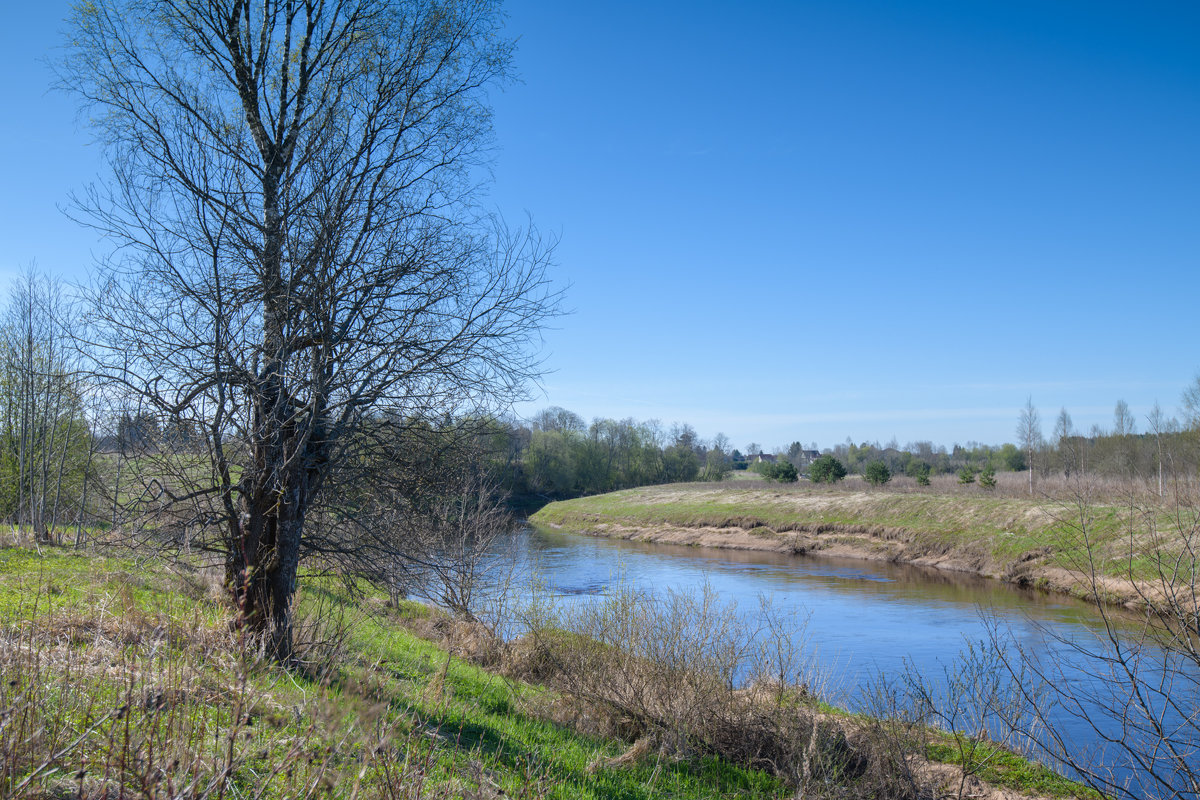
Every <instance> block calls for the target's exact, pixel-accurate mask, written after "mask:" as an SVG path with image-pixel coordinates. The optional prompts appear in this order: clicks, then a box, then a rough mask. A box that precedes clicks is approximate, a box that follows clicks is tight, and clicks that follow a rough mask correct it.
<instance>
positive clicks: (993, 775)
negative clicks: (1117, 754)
mask: <svg viewBox="0 0 1200 800" xmlns="http://www.w3.org/2000/svg"><path fill="white" fill-rule="evenodd" d="M963 750H966V751H967V752H968V757H969V760H970V761H971V762H972V764H971V770H972V771H973V772H974V774H975V775H976V776H977V777H978V778H980V779H981V780H983V781H985V782H986V783H990V784H992V785H993V786H1003V787H1006V788H1009V789H1015V790H1017V791H1019V792H1024V793H1026V794H1036V795H1040V796H1043V797H1054V798H1060V797H1061V798H1080V800H1104V795H1102V794H1100V793H1099V792H1097V791H1095V790H1094V789H1090V788H1088V787H1086V786H1083V785H1081V784H1079V783H1076V782H1075V781H1072V780H1070V779H1069V778H1065V777H1063V776H1062V775H1059V774H1058V773H1056V772H1054V771H1053V770H1051V769H1049V768H1048V767H1046V766H1044V765H1042V764H1039V763H1037V762H1036V761H1030V760H1029V759H1027V758H1024V757H1023V756H1020V755H1018V754H1016V753H1013V752H1011V751H1009V750H1005V749H1003V748H1000V747H996V746H995V745H992V744H990V743H987V742H976V743H973V744H972V745H971V746H970V747H968V748H962V749H960V748H959V747H957V746H955V744H954V743H953V739H952V738H951V737H949V736H945V737H944V738H942V739H941V740H940V741H935V742H931V743H930V744H928V745H927V746H926V749H925V757H926V758H928V759H929V760H930V761H937V762H939V763H942V764H955V765H958V766H962V762H963V752H962V751H963Z"/></svg>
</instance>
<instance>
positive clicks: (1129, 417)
mask: <svg viewBox="0 0 1200 800" xmlns="http://www.w3.org/2000/svg"><path fill="white" fill-rule="evenodd" d="M1136 433H1137V420H1135V419H1134V417H1133V412H1131V411H1130V410H1129V404H1128V403H1126V402H1125V401H1124V400H1118V401H1117V404H1116V406H1114V407H1113V433H1112V435H1113V438H1114V439H1115V440H1116V441H1115V442H1114V444H1115V445H1116V461H1117V472H1118V474H1122V475H1123V474H1129V475H1132V474H1133V469H1134V466H1135V464H1134V461H1135V458H1136V450H1137V442H1136V441H1135V440H1134V438H1133V437H1134V434H1136Z"/></svg>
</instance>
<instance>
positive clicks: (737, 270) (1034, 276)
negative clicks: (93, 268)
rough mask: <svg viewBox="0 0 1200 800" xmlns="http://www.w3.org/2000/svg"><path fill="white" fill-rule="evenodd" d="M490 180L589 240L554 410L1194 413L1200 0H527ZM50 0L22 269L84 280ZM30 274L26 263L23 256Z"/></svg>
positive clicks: (561, 324) (858, 434) (26, 137)
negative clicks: (69, 204)
mask: <svg viewBox="0 0 1200 800" xmlns="http://www.w3.org/2000/svg"><path fill="white" fill-rule="evenodd" d="M506 8H507V10H508V13H509V15H510V29H511V32H512V33H513V34H514V35H517V36H519V37H520V39H521V43H520V50H519V53H518V59H517V64H518V69H519V72H520V74H521V77H522V80H523V82H522V83H520V84H518V85H516V86H513V87H511V88H509V89H508V90H506V91H505V92H503V93H497V94H496V95H495V98H494V105H495V108H496V132H497V139H498V144H499V147H500V150H499V153H498V160H497V163H496V167H495V177H496V181H495V184H494V185H493V187H492V189H491V195H490V198H489V199H488V202H490V203H492V204H494V205H495V206H497V207H498V208H499V209H501V210H502V211H503V212H504V213H505V214H506V215H507V216H508V217H509V218H510V220H512V221H514V222H521V221H523V219H524V214H525V212H526V211H528V212H529V213H530V214H532V215H533V217H534V219H535V220H536V222H537V223H538V224H539V226H540V227H542V228H543V229H546V230H549V231H552V232H555V233H558V234H560V235H561V237H562V242H561V245H560V247H559V250H558V261H559V264H560V266H559V268H558V270H557V279H558V280H559V281H560V282H561V283H562V284H564V285H565V284H570V286H569V289H568V293H567V300H566V305H567V306H568V307H569V308H570V309H572V311H573V313H571V314H570V315H568V316H565V317H563V318H561V319H560V320H558V322H557V323H556V325H555V329H553V330H550V331H547V332H546V336H545V340H546V349H547V362H546V363H547V367H548V368H550V369H551V370H553V371H552V372H551V373H550V374H548V375H547V376H546V378H545V380H544V385H543V391H542V393H541V394H540V396H539V398H538V399H537V401H536V402H534V403H531V404H529V405H527V406H523V407H522V410H523V411H525V412H531V411H533V410H535V409H537V408H540V407H543V406H545V405H550V404H554V405H561V406H564V407H567V408H570V409H572V410H574V411H576V412H577V413H579V414H581V415H582V416H584V417H585V418H591V417H594V416H614V417H626V416H633V417H636V418H639V419H646V418H658V419H660V420H662V421H663V422H664V423H670V422H672V421H686V422H690V423H691V424H693V425H694V426H695V427H696V428H697V430H698V431H699V432H700V434H701V435H702V436H711V435H713V434H715V433H716V432H718V431H723V432H724V433H726V434H728V435H729V436H730V437H731V438H732V439H733V443H734V444H735V445H736V446H739V447H741V446H744V445H745V444H746V443H748V442H750V441H757V442H760V443H762V444H764V445H765V446H767V447H772V446H776V445H784V444H786V443H788V442H790V441H793V440H802V441H804V442H805V443H808V442H811V441H816V442H818V443H819V444H820V445H821V446H822V447H825V446H830V445H833V444H835V443H837V442H840V441H843V440H844V439H845V438H846V437H847V436H850V437H852V438H853V439H854V440H855V441H863V440H879V441H881V442H886V441H887V440H889V439H891V438H892V437H893V436H894V437H896V438H897V439H898V440H899V441H900V442H901V443H904V442H906V441H908V440H914V439H933V440H934V441H936V442H939V443H944V444H951V443H953V442H955V441H958V442H966V441H969V440H977V441H983V442H992V443H999V442H1002V441H1006V440H1008V441H1010V440H1012V439H1013V438H1014V433H1013V429H1014V428H1015V425H1016V420H1017V414H1018V410H1019V408H1020V406H1021V405H1022V404H1023V403H1024V401H1025V398H1026V396H1027V395H1032V397H1033V400H1034V403H1035V405H1037V406H1038V407H1039V409H1040V410H1041V412H1042V416H1043V419H1044V420H1045V427H1046V429H1047V432H1048V430H1049V428H1050V425H1051V423H1052V419H1053V417H1054V415H1055V414H1056V413H1057V411H1058V408H1059V407H1060V406H1066V407H1067V408H1068V410H1069V411H1070V412H1071V413H1072V415H1073V416H1074V418H1075V422H1076V425H1077V426H1078V427H1081V428H1083V429H1085V430H1086V429H1087V428H1089V427H1090V426H1091V425H1092V424H1093V423H1099V424H1101V425H1104V426H1106V425H1108V424H1110V419H1111V415H1112V407H1113V405H1114V403H1115V402H1116V401H1117V400H1118V399H1124V400H1126V401H1127V402H1128V403H1129V405H1130V406H1131V408H1132V409H1133V411H1134V413H1135V414H1136V415H1137V416H1138V417H1139V421H1140V422H1141V425H1142V427H1143V428H1144V427H1145V422H1144V419H1142V417H1143V415H1144V414H1145V413H1146V412H1147V411H1148V410H1149V407H1150V405H1151V404H1152V403H1153V402H1154V401H1155V400H1156V399H1157V400H1159V401H1161V403H1162V404H1163V406H1164V407H1165V408H1167V409H1168V410H1169V411H1174V410H1175V408H1176V406H1177V405H1178V402H1179V394H1180V392H1181V390H1182V389H1183V387H1184V386H1185V385H1186V384H1187V383H1188V382H1190V381H1191V380H1192V378H1193V376H1194V375H1195V373H1196V370H1197V369H1198V368H1200V352H1198V350H1197V346H1196V344H1197V338H1198V337H1197V333H1200V322H1198V316H1197V314H1196V311H1195V305H1196V303H1197V298H1198V296H1200V292H1198V291H1197V290H1198V289H1200V270H1198V267H1200V145H1198V142H1200V5H1197V4H1195V3H1190V2H1178V3H1165V2H1150V1H1149V0H1147V1H1146V2H1125V3H1110V2H1102V1H1101V0H1090V1H1089V2H1059V1H1057V0H1038V1H1037V2H1022V0H971V2H962V1H961V0H944V1H943V2H934V1H932V0H903V1H900V0H897V1H896V2H871V1H870V0H836V1H835V0H829V1H828V2H826V1H825V0H820V1H819V2H791V3H769V2H745V3H737V4H734V3H724V4H717V3H705V2H688V3H634V2H609V3H589V4H583V3H578V4H576V3H562V2H549V1H548V0H512V2H509V3H508V4H507V6H506ZM66 9H67V4H66V3H45V4H33V3H30V4H20V6H19V8H16V9H14V10H12V11H10V17H11V19H10V24H9V25H8V26H6V27H5V28H4V30H3V32H2V33H0V36H2V37H3V39H2V41H0V58H2V59H3V69H4V74H5V75H6V76H8V79H7V80H6V81H5V82H4V84H3V88H0V92H2V93H3V94H2V97H3V107H4V108H5V109H6V112H7V113H6V114H5V117H4V121H3V123H2V125H3V128H2V129H0V138H2V141H0V148H2V149H0V152H3V153H4V165H3V175H4V187H5V190H4V192H3V193H2V194H3V200H2V202H3V204H4V205H3V209H0V226H3V227H2V230H3V233H2V235H0V243H2V250H0V272H8V271H12V270H16V269H18V268H19V267H21V266H22V265H24V264H27V263H28V262H30V261H32V260H36V261H37V262H38V263H39V264H40V265H41V266H42V267H44V268H46V269H48V270H52V271H55V272H58V273H60V274H63V275H66V276H68V277H80V276H82V275H83V274H84V272H85V270H86V268H87V264H88V262H89V261H90V258H91V253H92V252H93V251H99V250H101V249H102V246H100V247H98V246H97V244H96V242H95V241H94V240H93V238H92V237H91V236H90V235H89V234H88V233H86V232H84V231H81V230H80V229H78V228H76V227H75V226H74V224H73V223H71V222H70V221H69V220H67V219H66V218H65V217H64V216H63V215H62V214H61V213H60V212H59V211H58V210H57V207H56V206H57V205H61V204H63V203H64V202H65V200H66V197H67V194H68V193H69V191H71V190H72V189H73V188H78V187H79V186H81V185H82V184H83V183H84V182H85V181H86V180H88V179H89V178H92V177H93V176H95V175H96V173H97V172H98V170H99V169H100V162H99V159H98V154H97V153H95V152H94V148H92V147H88V146H87V142H88V135H87V132H86V131H85V130H81V129H80V128H79V126H78V125H77V124H76V121H75V114H74V109H73V106H72V102H71V100H70V99H69V98H67V97H64V96H61V95H55V94H47V93H46V88H47V86H48V84H49V81H50V76H49V73H48V71H47V70H46V69H45V68H44V67H43V66H41V65H39V63H38V61H37V60H38V59H39V58H44V57H45V56H47V55H48V54H49V53H50V50H51V48H53V47H54V46H55V45H56V44H57V42H58V41H59V32H60V29H61V24H60V20H61V18H62V17H63V16H64V15H65V13H66ZM0 277H2V276H0Z"/></svg>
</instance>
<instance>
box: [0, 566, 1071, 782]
mask: <svg viewBox="0 0 1200 800" xmlns="http://www.w3.org/2000/svg"><path fill="white" fill-rule="evenodd" d="M304 587H305V588H304V589H303V591H302V595H301V604H300V610H299V612H298V621H297V640H298V651H299V653H300V654H301V659H302V664H301V665H299V666H297V667H296V668H294V669H291V670H288V671H283V670H281V669H279V668H277V667H274V666H271V665H270V664H267V663H265V662H263V661H262V660H261V659H260V658H259V657H258V655H257V654H256V653H255V652H254V650H253V649H252V648H251V647H250V646H249V644H248V643H247V641H246V639H245V637H244V636H243V635H242V634H241V632H240V631H239V629H238V626H237V625H236V624H235V621H234V618H233V616H232V615H231V614H230V612H229V609H228V608H227V606H226V605H225V603H224V602H223V601H222V599H221V596H220V591H219V587H217V586H216V585H215V583H214V581H213V580H212V579H211V578H209V577H207V575H206V573H205V572H204V571H203V570H199V569H196V568H195V567H189V566H186V565H179V564H175V565H170V566H168V565H161V564H160V565H155V564H153V563H145V562H137V563H135V562H132V561H128V560H122V559H114V558H104V557H99V556H95V555H87V556H84V555H77V554H74V553H71V552H69V551H65V550H56V549H53V548H51V549H44V550H42V551H41V552H38V551H33V550H28V549H6V550H0V796H3V797H22V798H48V797H80V798H82V797H125V796H130V797H132V796H137V797H145V798H160V797H161V798H167V797H171V798H176V797H182V798H200V797H214V798H215V797H226V796H228V797H256V798H273V797H279V798H282V797H301V798H303V797H316V796H321V797H345V798H358V797H363V798H414V799H415V798H436V797H462V798H476V799H478V798H499V797H539V798H540V797H550V798H631V799H632V798H650V797H672V798H721V797H748V798H755V797H758V798H775V797H786V796H792V795H793V793H794V785H789V784H788V782H787V781H786V780H784V779H782V778H781V777H780V775H779V774H776V771H774V770H770V769H758V768H749V767H748V766H744V765H739V764H738V763H735V761H731V760H729V759H726V758H722V757H719V756H717V755H713V754H712V753H711V752H709V751H708V750H706V749H705V748H704V747H703V746H700V747H697V746H695V745H689V746H688V747H687V748H685V749H684V750H679V749H675V750H670V751H668V750H666V749H664V748H663V747H661V746H659V745H660V744H661V743H662V740H661V738H659V739H655V738H654V737H653V736H650V735H647V733H646V729H645V725H644V724H641V723H639V722H638V721H637V720H636V719H631V718H630V717H631V715H630V714H628V713H627V712H628V708H625V709H622V708H621V707H620V704H619V702H617V701H616V700H613V701H611V702H606V701H604V700H603V698H602V696H600V695H597V696H591V697H586V698H585V697H576V696H572V695H569V694H564V693H563V689H562V687H563V686H572V685H577V686H578V687H583V686H592V687H603V691H611V690H612V687H613V686H614V685H615V682H614V681H613V680H611V677H612V676H610V675H608V674H607V673H605V672H604V670H605V669H607V668H609V667H611V665H612V663H613V662H612V658H613V657H614V655H615V654H617V653H618V650H619V648H604V647H597V645H596V643H595V641H594V640H589V639H586V638H580V637H579V636H578V635H566V634H562V633H554V632H553V631H551V632H550V633H549V635H546V636H543V637H540V638H536V637H535V638H534V639H529V638H528V637H527V639H526V640H525V641H524V642H520V643H517V644H515V645H506V644H504V643H500V642H498V641H497V640H495V639H492V638H489V637H488V636H486V635H481V634H480V631H479V629H478V627H477V626H472V625H467V624H465V623H461V622H456V621H454V620H452V619H450V618H448V617H445V616H444V615H442V614H441V613H440V612H437V611H432V610H430V609H429V608H427V607H425V606H422V605H419V604H415V603H407V602H405V603H401V604H400V605H399V607H390V606H388V605H387V604H386V602H385V601H384V600H383V598H382V597H379V596H377V595H375V594H374V593H372V592H371V591H370V590H366V591H363V592H357V591H354V592H352V591H349V590H347V588H346V587H345V586H343V585H342V584H340V583H335V582H330V581H328V580H317V579H311V578H310V579H309V580H307V581H306V582H305V583H304ZM360 588H361V587H360ZM639 618H641V617H639ZM676 627H678V626H673V628H676ZM699 629H704V630H707V629H708V626H707V625H704V624H700V625H699ZM581 659H582V660H581ZM573 660H574V661H573ZM568 663H577V664H580V665H587V671H586V672H575V673H571V674H567V673H563V671H562V668H563V666H564V665H565V664H568ZM620 663H621V664H622V665H623V666H624V668H625V669H626V670H629V669H631V667H630V665H631V664H632V665H633V666H632V671H627V672H625V673H624V677H625V680H626V682H627V683H631V684H632V683H637V682H638V681H640V680H642V679H643V678H645V677H646V676H648V675H651V674H655V673H654V669H651V667H650V665H649V664H648V663H647V662H645V661H638V660H636V659H635V660H633V661H630V660H629V659H628V658H623V659H622V660H621V662H620ZM514 665H516V667H515V668H514ZM655 669H658V667H655ZM672 669H674V667H673V668H672ZM671 674H672V675H678V674H686V675H690V676H693V677H695V676H697V675H700V676H701V678H702V676H703V674H704V673H695V672H694V671H693V668H692V667H691V666H688V665H684V673H678V672H674V673H671ZM522 677H524V678H529V677H536V678H538V682H537V683H530V682H528V681H527V680H523V679H522ZM581 681H582V683H581ZM573 682H574V683H573ZM668 683H669V684H670V685H667V684H668ZM706 685H707V684H706ZM714 686H715V685H713V686H710V688H713V687H714ZM716 688H718V689H719V687H716ZM642 689H643V695H641V696H642V698H643V700H644V699H645V698H646V697H650V696H652V695H654V693H655V692H664V691H665V692H666V695H663V696H669V697H671V698H672V700H675V699H677V698H678V697H679V695H680V687H679V684H678V683H676V682H675V681H673V680H672V681H665V682H664V681H659V682H658V683H655V682H653V681H651V682H650V683H649V684H646V685H644V686H643V687H642ZM722 691H724V690H722ZM582 694H586V692H582V691H581V695H582ZM725 696H726V697H728V698H731V703H727V704H726V705H725V706H723V708H724V710H725V712H726V713H725V715H724V716H721V717H720V719H719V720H718V719H717V718H713V717H711V714H709V713H705V714H702V715H701V716H700V717H699V718H698V719H699V720H700V722H699V724H701V725H703V726H707V727H712V726H714V725H716V723H717V722H718V721H719V722H720V723H721V724H722V725H725V726H730V725H733V726H734V727H732V728H729V727H726V728H724V729H720V728H719V726H718V728H717V729H716V730H718V733H720V732H721V731H722V730H724V731H725V734H724V735H729V734H732V735H734V736H735V737H736V738H737V739H738V746H742V745H744V739H745V735H744V734H745V732H746V731H747V730H753V731H757V732H758V733H759V735H763V731H764V730H765V728H763V727H762V723H763V722H764V721H770V722H771V725H775V721H776V720H778V719H782V718H784V717H787V718H789V719H790V718H794V719H796V720H801V721H802V720H806V719H807V720H816V721H817V722H819V727H820V729H821V731H822V732H829V733H831V736H832V738H831V739H830V741H833V742H835V743H839V744H838V747H840V748H842V750H841V751H838V752H833V753H832V754H822V758H825V759H826V761H828V762H829V763H836V764H843V763H845V764H853V763H856V762H855V761H854V759H858V760H859V761H862V757H860V756H854V755H853V753H851V750H849V749H847V747H848V745H847V744H846V737H847V735H849V736H850V737H851V739H854V738H855V737H856V736H859V734H857V733H855V731H862V732H865V731H867V730H868V729H870V730H875V728H873V727H871V726H872V725H874V723H871V724H868V723H867V722H865V721H863V720H862V719H861V718H852V717H850V716H849V715H845V714H843V713H841V712H836V711H835V710H830V709H825V710H823V711H821V713H819V714H814V713H812V712H815V711H816V710H817V705H816V704H815V701H807V700H806V701H803V708H805V709H808V716H805V715H804V714H800V715H799V716H797V714H798V712H799V711H801V707H800V706H795V705H794V704H793V705H780V700H779V697H782V696H783V695H780V696H779V697H776V698H775V699H774V700H773V701H772V705H771V706H770V707H769V708H765V709H764V713H763V714H762V715H760V716H755V714H756V713H759V712H755V711H754V710H753V709H754V708H755V706H754V705H753V703H751V701H750V700H745V702H743V700H744V699H745V698H746V697H748V695H745V694H744V693H740V692H733V693H728V694H726V695H725ZM655 702H657V701H651V702H650V705H649V706H646V708H651V707H653V706H654V704H655ZM695 706H696V707H697V708H700V707H701V706H700V704H698V703H697V704H695ZM704 708H707V709H708V710H709V711H711V709H712V707H709V706H704ZM789 709H790V710H789ZM632 716H634V717H636V716H637V715H636V714H633V715H632ZM830 719H837V720H842V722H838V723H829V722H828V720H830ZM847 720H852V721H851V722H847ZM644 722H645V720H642V723H644ZM749 725H756V726H757V727H746V726H749ZM639 726H640V727H639ZM889 730H892V731H893V732H894V731H896V730H899V729H898V728H895V727H892V728H889ZM906 730H908V732H907V733H906V734H905V735H906V736H910V737H911V736H913V735H914V734H913V732H912V730H911V729H906ZM598 731H599V732H598ZM604 731H608V732H604ZM739 731H740V732H739ZM812 731H813V734H812V735H813V736H815V735H816V731H817V723H814V727H813V728H812ZM823 735H824V733H823ZM863 735H865V733H864V734H863ZM915 736H916V738H915V739H913V742H915V744H914V745H910V746H911V747H914V748H915V749H914V750H911V751H903V752H901V751H897V752H899V753H900V755H901V761H902V762H903V763H904V765H905V767H904V768H905V769H906V770H908V773H906V774H910V775H920V776H921V780H922V781H923V782H924V783H923V784H922V785H924V786H926V787H927V790H928V792H929V793H928V794H925V792H926V789H920V790H919V793H918V794H916V795H913V796H917V797H924V796H930V797H932V796H934V795H935V794H937V793H938V792H939V791H941V790H939V789H938V788H937V787H939V786H942V787H946V786H952V785H956V784H957V781H958V780H959V778H960V777H961V774H962V771H961V769H959V768H958V767H956V766H954V764H955V759H956V758H959V756H960V755H961V748H957V749H956V748H954V747H952V746H950V745H951V744H953V743H954V742H955V741H956V740H954V739H952V738H949V737H947V736H945V735H942V734H935V733H933V732H924V733H922V732H919V731H918V732H917V733H916V734H915ZM702 738H703V737H699V738H698V739H697V741H699V740H700V739H702ZM808 741H809V740H808V739H805V740H804V741H803V742H801V743H800V744H801V745H803V747H802V748H801V749H804V748H809V749H811V747H812V744H811V742H810V743H808V744H805V742H808ZM812 741H816V740H815V739H813V740H812ZM843 751H844V752H843ZM905 752H914V753H918V752H919V753H920V755H919V756H918V757H917V761H918V762H919V765H923V766H920V769H919V770H913V769H911V764H912V763H916V762H912V761H911V758H910V756H907V755H904V753H905ZM852 756H853V757H852ZM830 759H832V760H830ZM960 760H961V759H960ZM864 763H865V762H864ZM861 769H866V767H865V766H863V767H861ZM861 769H860V771H861ZM841 770H842V767H838V769H837V770H833V771H830V772H828V773H827V774H823V777H821V779H820V780H821V782H822V785H824V786H825V787H826V788H827V789H828V790H829V795H828V796H837V797H853V796H861V795H856V794H854V793H853V791H852V788H851V784H852V783H853V782H854V781H856V780H857V781H861V780H863V778H862V777H861V776H860V775H859V773H854V774H850V773H847V772H844V771H841ZM973 772H975V773H976V774H977V776H978V777H981V778H983V779H984V780H985V781H987V782H990V783H991V784H995V785H999V786H1008V787H1010V788H1015V789H1017V790H1020V791H1021V792H1023V793H1024V794H1019V795H1018V796H1044V797H1089V796H1091V795H1090V794H1089V793H1088V792H1086V791H1084V790H1082V789H1081V788H1080V787H1078V786H1076V785H1074V784H1071V783H1070V782H1067V781H1065V780H1063V779H1062V778H1059V777H1058V776H1056V775H1054V774H1053V773H1052V772H1050V771H1048V770H1046V769H1044V768H1042V767H1038V766H1036V765H1031V764H1029V763H1028V762H1026V761H1024V760H1023V759H1019V758H1016V757H1015V756H1011V755H1010V754H1007V753H1002V754H999V755H997V756H989V757H988V758H987V759H985V760H984V761H983V762H981V763H980V764H977V765H975V767H974V768H973ZM838 781H844V782H845V784H844V785H841V784H839V783H837V782H838ZM971 786H972V787H973V789H972V791H973V792H979V791H983V792H985V793H984V794H973V795H972V796H983V797H996V798H998V797H1001V796H1012V795H1002V794H1000V793H998V792H999V790H994V789H989V788H988V787H987V786H986V785H983V786H981V784H979V783H978V781H975V782H973V783H972V784H971ZM839 787H840V788H839ZM818 794H819V796H826V795H825V793H824V792H820V793H818ZM814 796H816V795H814Z"/></svg>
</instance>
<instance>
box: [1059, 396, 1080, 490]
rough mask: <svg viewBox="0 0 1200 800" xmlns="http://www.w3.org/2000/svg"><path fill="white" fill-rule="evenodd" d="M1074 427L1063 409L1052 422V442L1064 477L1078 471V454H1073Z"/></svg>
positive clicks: (1069, 416)
mask: <svg viewBox="0 0 1200 800" xmlns="http://www.w3.org/2000/svg"><path fill="white" fill-rule="evenodd" d="M1074 438H1075V427H1074V424H1073V423H1072V422H1071V415H1070V414H1069V413H1067V409H1066V408H1065V407H1064V408H1063V409H1062V410H1060V411H1059V412H1058V418H1057V419H1055V420H1054V441H1055V442H1056V443H1057V444H1058V457H1059V459H1060V460H1061V461H1062V469H1063V476H1064V477H1067V478H1069V477H1071V473H1072V472H1074V471H1077V470H1078V469H1079V454H1078V453H1076V452H1075V442H1074Z"/></svg>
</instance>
